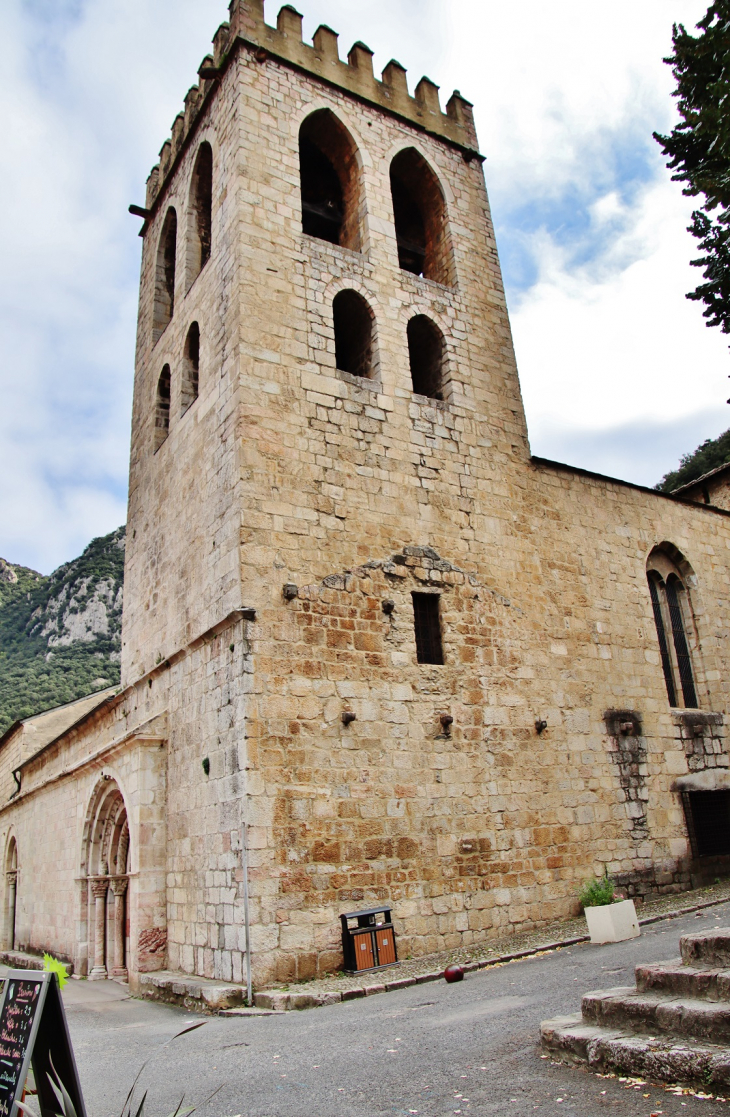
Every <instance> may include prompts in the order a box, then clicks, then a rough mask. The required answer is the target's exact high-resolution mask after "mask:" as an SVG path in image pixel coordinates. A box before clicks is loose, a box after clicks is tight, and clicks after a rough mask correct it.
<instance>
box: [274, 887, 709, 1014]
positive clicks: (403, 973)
mask: <svg viewBox="0 0 730 1117" xmlns="http://www.w3.org/2000/svg"><path fill="white" fill-rule="evenodd" d="M724 900H730V880H724V881H720V882H719V883H718V884H713V885H711V886H710V887H709V888H699V889H695V890H694V891H692V892H679V893H677V892H674V893H672V894H671V895H668V896H662V897H661V898H660V899H658V900H650V901H649V902H648V903H644V904H637V906H636V910H637V914H638V916H639V919H640V920H642V921H643V920H645V919H649V918H651V917H656V916H666V915H668V914H671V913H674V912H677V913H682V912H686V911H687V910H688V909H689V910H691V909H693V908H694V907H696V906H697V905H698V904H702V905H705V904H712V903H719V902H721V901H724ZM587 934H588V927H587V925H586V921H585V918H584V917H583V916H582V915H581V916H579V917H577V918H575V919H566V920H562V921H561V922H558V923H549V924H547V925H546V926H544V927H540V928H538V929H536V930H533V931H525V932H523V933H521V934H517V935H514V934H513V935H508V936H506V937H505V938H501V939H490V940H489V941H488V942H483V943H479V944H478V945H477V946H467V947H461V948H460V949H459V950H444V951H441V952H440V953H439V954H424V955H422V956H421V957H420V958H404V959H401V961H400V963H399V964H398V965H397V966H393V967H391V968H389V969H386V970H377V971H372V972H370V973H365V974H351V975H350V974H345V973H341V972H340V973H336V974H332V975H331V976H329V977H324V978H318V979H316V978H315V979H313V980H311V981H302V982H289V983H282V984H276V985H271V986H268V988H270V989H281V990H285V991H286V992H289V993H310V994H317V993H329V992H342V993H343V992H345V991H346V990H348V989H360V988H362V986H363V985H369V984H373V983H375V982H381V981H395V980H396V979H401V978H408V977H413V978H417V977H423V976H424V975H425V974H429V973H434V972H436V971H438V970H443V969H445V967H446V966H448V965H449V964H450V963H451V962H458V963H460V964H462V965H463V964H464V963H466V962H489V961H490V960H491V959H494V960H495V961H498V960H499V958H500V957H501V956H503V955H505V954H511V955H513V954H519V953H520V952H521V951H528V950H529V951H533V950H541V949H543V948H544V947H547V946H554V945H555V944H556V943H560V942H563V941H565V940H566V939H575V938H579V937H580V936H582V935H587Z"/></svg>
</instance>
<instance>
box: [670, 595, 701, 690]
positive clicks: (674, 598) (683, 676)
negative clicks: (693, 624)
mask: <svg viewBox="0 0 730 1117" xmlns="http://www.w3.org/2000/svg"><path fill="white" fill-rule="evenodd" d="M683 592H684V589H683V586H682V583H681V582H680V581H679V578H676V577H675V576H674V575H670V576H669V578H667V583H666V593H667V605H668V606H669V617H670V620H671V624H672V638H673V639H674V650H675V652H676V655H677V667H678V669H679V681H680V684H681V687H682V696H683V698H684V704H685V706H686V707H687V708H688V709H694V708H696V706H697V694H696V692H695V683H694V678H693V675H692V660H691V659H690V654H689V647H688V645H687V634H686V632H685V630H684V618H683V616H682V606H681V604H680V595H681V594H683Z"/></svg>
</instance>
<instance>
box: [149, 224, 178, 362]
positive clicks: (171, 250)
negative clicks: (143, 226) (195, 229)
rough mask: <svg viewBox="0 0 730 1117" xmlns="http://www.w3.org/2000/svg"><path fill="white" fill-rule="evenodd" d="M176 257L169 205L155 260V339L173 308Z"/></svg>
mask: <svg viewBox="0 0 730 1117" xmlns="http://www.w3.org/2000/svg"><path fill="white" fill-rule="evenodd" d="M176 258H177V214H176V212H175V210H174V209H173V208H172V206H171V207H170V209H168V211H167V214H166V216H165V221H164V224H163V226H162V233H161V235H160V241H159V244H158V246H157V259H156V262H155V303H154V311H153V315H152V333H153V338H154V340H155V341H157V339H158V337H159V336H160V334H161V333H162V332H163V330H164V329H165V327H166V326H167V324H168V322H169V321H170V319H171V318H172V315H173V312H174V310H175V264H176Z"/></svg>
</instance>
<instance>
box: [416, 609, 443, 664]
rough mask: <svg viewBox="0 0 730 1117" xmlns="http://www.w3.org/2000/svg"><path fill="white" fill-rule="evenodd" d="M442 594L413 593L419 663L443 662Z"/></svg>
mask: <svg viewBox="0 0 730 1117" xmlns="http://www.w3.org/2000/svg"><path fill="white" fill-rule="evenodd" d="M439 606H440V595H439V594H436V593H414V594H413V623H414V626H415V632H416V658H417V660H418V662H419V663H443V662H444V650H443V643H442V640H441V616H440V608H439Z"/></svg>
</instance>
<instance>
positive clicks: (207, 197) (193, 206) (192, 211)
mask: <svg viewBox="0 0 730 1117" xmlns="http://www.w3.org/2000/svg"><path fill="white" fill-rule="evenodd" d="M189 215H190V220H189V226H188V251H187V256H188V282H187V286H188V287H190V285H191V284H192V283H193V281H194V280H195V279H196V278H197V276H198V275H199V274H200V272H201V271H202V270H203V268H204V267H205V265H206V264H207V263H208V260H209V259H210V253H211V243H212V231H213V150H212V148H211V146H210V144H209V143H202V144H201V145H200V150H199V151H198V157H197V159H196V160H195V170H194V171H193V178H192V182H191V184H190V206H189Z"/></svg>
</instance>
